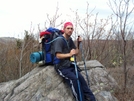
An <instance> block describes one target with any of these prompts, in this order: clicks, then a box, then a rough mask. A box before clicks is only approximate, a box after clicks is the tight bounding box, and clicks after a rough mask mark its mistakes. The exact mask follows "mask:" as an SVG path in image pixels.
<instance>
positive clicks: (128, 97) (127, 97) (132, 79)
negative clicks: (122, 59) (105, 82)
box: [107, 67, 134, 101]
mask: <svg viewBox="0 0 134 101" xmlns="http://www.w3.org/2000/svg"><path fill="white" fill-rule="evenodd" d="M107 70H108V71H109V72H110V74H111V75H112V76H113V77H114V79H115V80H116V81H117V83H118V85H119V89H117V90H116V91H115V93H114V96H115V97H116V98H117V99H118V100H119V101H134V67H128V75H127V88H126V92H124V89H123V88H124V73H123V68H121V67H116V68H108V69H107Z"/></svg>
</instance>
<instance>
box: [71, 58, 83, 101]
mask: <svg viewBox="0 0 134 101" xmlns="http://www.w3.org/2000/svg"><path fill="white" fill-rule="evenodd" d="M73 58H74V66H75V72H76V78H77V84H78V90H79V97H80V101H82V94H81V88H80V82H79V77H78V70H77V65H76V57H75V56H73Z"/></svg>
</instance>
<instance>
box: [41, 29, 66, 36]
mask: <svg viewBox="0 0 134 101" xmlns="http://www.w3.org/2000/svg"><path fill="white" fill-rule="evenodd" d="M55 32H57V33H61V34H63V33H64V31H63V30H59V29H57V28H54V27H49V28H48V29H47V30H46V31H42V32H40V38H41V37H42V36H44V35H48V34H51V33H55Z"/></svg>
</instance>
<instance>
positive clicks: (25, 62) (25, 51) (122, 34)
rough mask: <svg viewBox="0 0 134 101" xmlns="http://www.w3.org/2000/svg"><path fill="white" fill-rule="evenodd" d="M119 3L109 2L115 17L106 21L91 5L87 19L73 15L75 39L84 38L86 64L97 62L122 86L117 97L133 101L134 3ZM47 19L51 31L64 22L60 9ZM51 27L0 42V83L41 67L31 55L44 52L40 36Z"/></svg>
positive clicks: (25, 32) (122, 1) (128, 1)
mask: <svg viewBox="0 0 134 101" xmlns="http://www.w3.org/2000/svg"><path fill="white" fill-rule="evenodd" d="M116 1H117V0H111V1H109V7H110V8H111V10H112V11H113V14H114V16H113V15H111V16H109V17H107V19H98V17H97V16H98V14H96V15H93V14H92V12H91V11H89V9H88V7H89V4H88V3H87V11H86V13H85V17H84V18H81V17H80V16H79V14H78V12H77V11H74V15H75V18H73V20H72V22H73V23H74V33H73V36H72V38H73V40H74V41H75V40H76V39H77V36H78V35H81V36H82V38H83V42H82V43H83V50H84V51H83V54H84V56H85V60H98V61H99V62H101V63H102V64H103V65H104V66H105V67H106V68H107V70H108V71H109V73H111V75H112V76H113V77H115V79H116V80H117V82H118V84H119V85H120V88H119V89H118V90H117V91H116V92H115V96H116V97H117V98H118V99H120V101H128V99H130V101H132V100H134V97H133V96H132V95H133V94H134V92H133V91H134V87H133V85H134V82H133V80H134V75H133V72H132V71H134V70H133V68H134V57H133V56H134V28H133V26H132V25H131V23H133V22H132V21H130V20H129V19H130V18H131V15H132V14H133V9H134V8H131V9H130V8H129V3H132V0H118V4H117V3H116ZM111 2H113V3H111ZM113 5H114V6H115V8H114V7H113ZM47 17H48V19H46V21H45V23H48V24H49V26H51V27H55V28H57V27H59V26H60V25H62V24H63V23H64V22H65V21H64V20H61V22H57V20H58V19H60V14H59V12H58V7H57V8H56V11H55V14H54V16H52V17H50V16H49V15H47ZM91 17H94V21H91V20H90V19H91ZM49 26H44V29H40V26H39V25H38V32H37V33H33V29H32V25H31V29H30V30H25V31H24V38H23V39H12V40H10V39H11V38H7V40H6V41H4V39H2V38H0V47H1V48H0V77H1V78H0V82H6V81H10V80H15V79H18V78H20V77H22V76H23V75H25V74H26V73H28V72H30V71H31V70H32V69H33V68H35V67H37V66H38V64H32V63H31V62H30V54H31V53H32V52H36V51H40V50H41V47H40V45H39V33H40V31H42V30H45V29H46V28H48V27H49ZM107 27H108V29H107ZM1 40H2V41H1ZM81 55H82V54H81V53H80V54H79V55H78V56H77V60H78V61H82V57H81Z"/></svg>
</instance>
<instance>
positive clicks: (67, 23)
mask: <svg viewBox="0 0 134 101" xmlns="http://www.w3.org/2000/svg"><path fill="white" fill-rule="evenodd" d="M69 25H71V26H73V24H72V23H71V22H66V23H65V24H64V28H66V27H67V26H69Z"/></svg>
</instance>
